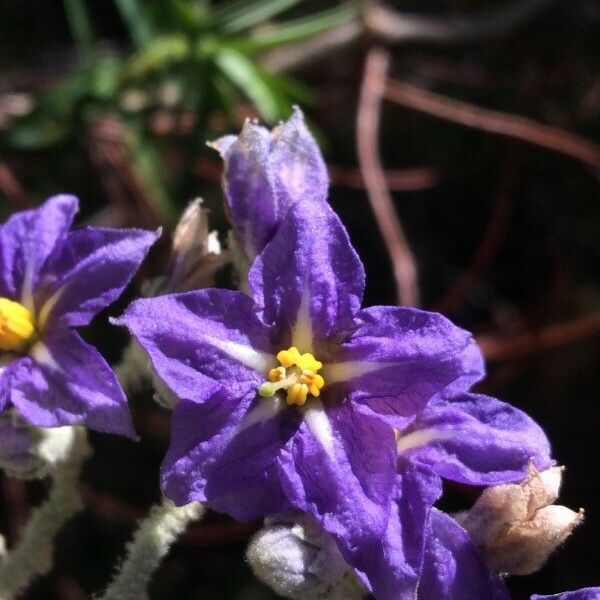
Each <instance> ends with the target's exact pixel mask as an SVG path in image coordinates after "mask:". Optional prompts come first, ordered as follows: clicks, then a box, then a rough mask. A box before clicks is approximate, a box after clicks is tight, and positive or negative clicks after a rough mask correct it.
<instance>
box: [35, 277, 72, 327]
mask: <svg viewBox="0 0 600 600" xmlns="http://www.w3.org/2000/svg"><path fill="white" fill-rule="evenodd" d="M67 285H68V284H65V285H63V286H62V287H61V288H60V289H59V290H57V291H56V292H54V294H52V296H50V298H48V300H46V302H45V303H44V306H42V308H41V309H40V312H39V315H38V325H39V328H40V329H44V326H45V325H46V321H47V320H48V317H49V316H50V313H51V312H52V309H53V308H54V307H55V306H56V303H57V302H58V301H59V300H60V297H61V296H62V293H63V292H64V290H65V288H66V287H67Z"/></svg>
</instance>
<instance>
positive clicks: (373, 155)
mask: <svg viewBox="0 0 600 600" xmlns="http://www.w3.org/2000/svg"><path fill="white" fill-rule="evenodd" d="M388 63H389V55H388V53H387V52H386V51H385V50H382V49H379V48H376V49H373V50H371V51H370V52H369V54H368V55H367V59H366V62H365V70H364V75H363V80H362V86H361V90H360V99H359V105H358V114H357V118H356V148H357V153H358V162H359V165H360V170H361V173H362V177H363V180H364V182H365V186H366V189H367V194H368V197H369V202H370V203H371V208H372V209H373V213H374V215H375V219H376V221H377V225H378V227H379V231H380V232H381V235H382V237H383V241H384V243H385V245H386V247H387V250H388V253H389V255H390V259H391V261H392V267H393V270H394V278H395V280H396V288H397V299H398V302H399V303H400V304H404V305H406V306H416V305H418V303H419V288H418V280H417V268H416V265H415V260H414V257H413V254H412V252H411V250H410V247H409V245H408V242H407V240H406V237H405V235H404V232H403V230H402V224H401V223H400V219H399V218H398V215H397V213H396V210H395V208H394V204H393V202H392V198H391V196H390V193H389V190H388V188H387V184H386V180H385V174H384V172H383V168H382V166H381V161H380V158H379V150H378V139H377V138H378V132H379V120H380V112H381V101H382V97H383V92H384V90H385V79H386V72H387V67H388Z"/></svg>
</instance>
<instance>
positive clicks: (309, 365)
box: [296, 352, 323, 373]
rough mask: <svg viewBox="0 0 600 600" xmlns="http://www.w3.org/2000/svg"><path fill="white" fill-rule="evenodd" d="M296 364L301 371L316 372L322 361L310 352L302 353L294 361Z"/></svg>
mask: <svg viewBox="0 0 600 600" xmlns="http://www.w3.org/2000/svg"><path fill="white" fill-rule="evenodd" d="M296 364H297V365H298V367H299V368H300V369H302V370H303V371H313V373H316V372H317V371H318V370H319V369H320V368H322V367H323V363H322V362H319V361H318V360H316V359H315V357H314V356H313V355H312V354H311V353H310V352H306V353H305V354H303V355H302V356H301V357H300V358H299V359H298V361H296Z"/></svg>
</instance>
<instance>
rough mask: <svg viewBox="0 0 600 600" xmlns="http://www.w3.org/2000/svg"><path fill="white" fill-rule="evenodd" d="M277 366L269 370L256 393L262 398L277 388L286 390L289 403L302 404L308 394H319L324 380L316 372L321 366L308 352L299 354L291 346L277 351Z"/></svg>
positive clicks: (315, 395) (270, 394) (272, 393)
mask: <svg viewBox="0 0 600 600" xmlns="http://www.w3.org/2000/svg"><path fill="white" fill-rule="evenodd" d="M277 360H278V361H279V365H280V366H279V367H275V368H274V369H271V370H270V371H269V375H268V378H269V381H265V383H263V384H262V385H261V386H260V387H259V388H258V393H259V394H260V395H261V396H262V397H263V398H269V397H270V396H273V395H274V394H275V392H277V390H287V397H286V402H287V403H288V404H289V405H292V404H298V405H299V406H302V405H303V404H304V403H305V402H306V399H307V398H308V395H309V394H312V395H313V396H314V397H315V398H316V397H317V396H320V395H321V388H322V387H323V386H324V385H325V380H324V379H323V377H322V376H321V375H319V374H318V373H317V371H318V370H319V369H321V368H322V367H323V363H321V362H319V361H318V360H317V359H316V358H315V357H314V356H313V355H312V354H310V352H306V353H305V354H300V352H298V348H296V347H295V346H292V347H291V348H288V349H287V350H282V351H281V352H278V353H277Z"/></svg>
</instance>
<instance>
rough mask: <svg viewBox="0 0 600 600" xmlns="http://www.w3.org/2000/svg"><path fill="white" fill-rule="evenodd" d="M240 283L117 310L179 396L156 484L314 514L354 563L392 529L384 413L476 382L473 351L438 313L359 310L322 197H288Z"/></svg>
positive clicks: (268, 509)
mask: <svg viewBox="0 0 600 600" xmlns="http://www.w3.org/2000/svg"><path fill="white" fill-rule="evenodd" d="M249 287H250V295H246V294H244V293H242V292H237V291H230V290H223V289H205V290H199V291H194V292H188V293H184V294H175V295H170V296H163V297H158V298H151V299H143V300H138V301H136V302H134V303H133V304H132V305H131V306H130V307H129V308H128V309H127V311H126V313H125V315H124V316H123V317H122V318H121V319H120V320H119V321H118V322H119V323H120V324H123V325H125V326H127V327H128V328H129V329H130V331H131V332H132V334H133V335H134V336H135V337H136V339H137V340H138V342H139V343H140V344H141V346H142V347H143V348H144V349H145V350H146V351H147V352H148V354H149V356H150V358H151V360H152V363H153V365H154V368H155V369H156V371H157V373H158V375H159V376H160V377H161V378H162V379H163V380H164V382H165V383H166V385H167V386H168V387H169V388H170V389H171V390H172V391H173V392H174V394H175V395H176V396H177V397H178V398H179V402H178V404H177V405H176V407H175V410H174V415H173V430H172V439H171V447H170V449H169V452H168V454H167V456H166V458H165V461H164V464H163V468H162V487H163V491H164V493H165V494H166V495H167V496H169V497H170V498H172V499H173V500H174V501H175V502H177V503H178V504H185V503H187V502H190V501H192V500H198V501H201V502H205V503H207V504H208V505H209V506H211V507H213V508H215V509H217V510H220V511H224V512H228V513H229V514H231V515H232V516H234V517H236V518H238V519H241V520H245V519H253V518H256V517H259V516H264V515H269V514H274V513H279V512H284V511H287V510H293V509H296V510H301V511H304V512H308V513H310V514H312V515H314V516H315V517H316V518H317V520H318V521H319V522H320V523H321V525H322V526H323V527H324V528H325V529H326V530H327V531H329V532H330V533H332V534H334V535H335V536H336V538H337V539H338V543H339V544H340V547H341V549H342V551H343V552H344V555H345V556H346V558H347V559H348V560H349V561H350V562H352V557H353V556H354V555H355V554H356V553H357V551H358V549H359V548H361V547H364V546H366V545H369V544H372V543H374V542H375V541H376V540H379V538H380V536H381V535H382V534H383V533H384V532H385V530H386V527H387V523H388V516H389V511H390V505H391V499H392V495H393V493H394V490H395V485H396V463H397V445H396V440H395V437H394V429H393V427H392V425H394V426H395V427H399V426H400V425H401V424H403V425H404V426H409V425H410V423H411V421H412V420H413V416H414V415H415V414H416V413H418V412H419V411H421V410H422V409H423V407H424V406H425V405H426V404H427V403H428V402H430V401H431V400H432V399H434V398H442V397H443V396H445V395H447V394H450V393H453V392H457V391H461V390H465V389H467V388H468V387H469V386H470V385H472V384H473V383H474V382H475V381H477V380H479V379H480V378H481V377H482V376H483V361H482V357H481V355H480V352H479V350H478V349H477V347H476V345H475V343H474V341H473V339H472V337H471V335H470V334H469V333H468V332H466V331H464V330H462V329H460V328H458V327H456V326H455V325H453V324H452V323H451V322H450V321H448V320H447V319H446V318H444V317H443V316H441V315H439V314H435V313H428V312H424V311H421V310H415V309H408V308H399V307H384V306H377V307H371V308H367V309H362V310H361V309H360V305H361V300H362V294H363V287H364V271H363V267H362V264H361V262H360V260H359V258H358V256H357V255H356V253H355V251H354V249H353V248H352V246H351V244H350V241H349V239H348V235H347V233H346V231H345V229H344V227H343V226H342V224H341V222H340V221H339V219H338V217H337V216H336V215H335V213H334V212H333V211H332V210H331V208H330V207H329V206H328V204H326V203H325V202H323V201H302V202H296V203H294V204H292V205H291V207H290V208H289V209H288V212H287V214H286V216H285V217H284V219H283V221H282V223H281V225H280V227H279V229H278V231H277V233H276V234H275V236H274V237H273V239H272V240H271V241H270V243H269V244H268V245H267V246H266V247H265V249H264V250H263V251H262V253H261V254H260V255H259V256H258V257H257V259H256V260H255V262H254V264H253V265H252V268H251V270H250V273H249Z"/></svg>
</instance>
